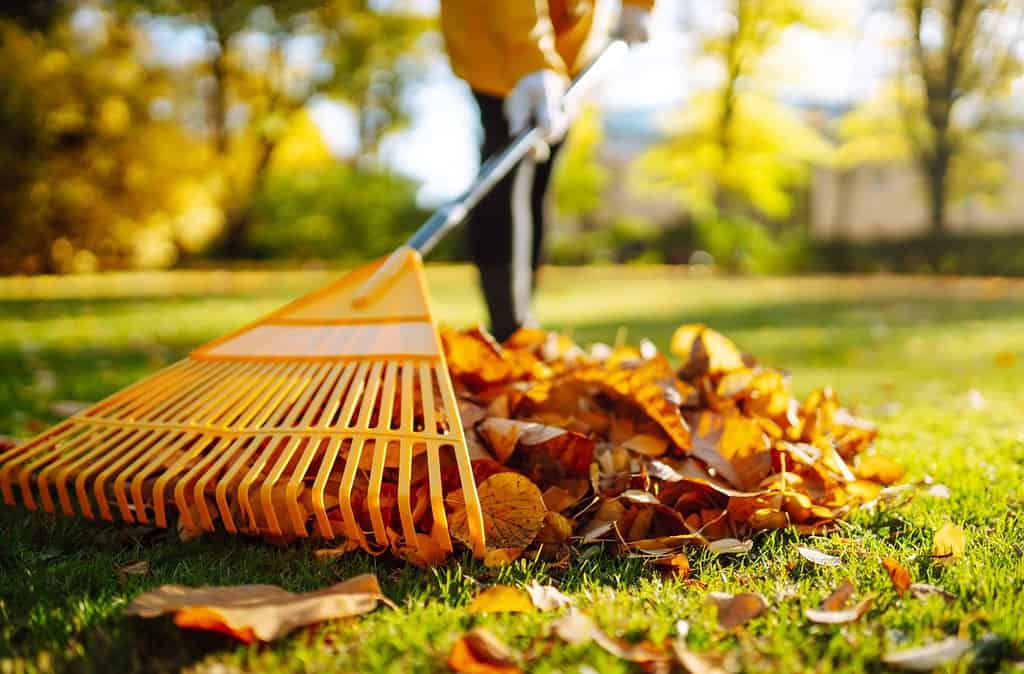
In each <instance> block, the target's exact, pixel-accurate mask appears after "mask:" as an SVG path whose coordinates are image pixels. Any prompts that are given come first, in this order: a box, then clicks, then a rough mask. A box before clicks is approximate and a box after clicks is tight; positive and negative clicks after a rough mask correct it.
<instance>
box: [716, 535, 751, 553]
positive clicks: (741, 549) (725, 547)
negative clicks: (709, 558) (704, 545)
mask: <svg viewBox="0 0 1024 674" xmlns="http://www.w3.org/2000/svg"><path fill="white" fill-rule="evenodd" d="M753 549H754V541H752V540H748V541H741V540H737V539H735V538H720V539H718V540H717V541H711V542H710V543H708V550H710V551H711V552H714V553H715V554H718V555H745V554H746V553H748V552H750V551H751V550H753Z"/></svg>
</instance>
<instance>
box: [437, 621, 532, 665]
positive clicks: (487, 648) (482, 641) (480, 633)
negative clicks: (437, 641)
mask: <svg viewBox="0 0 1024 674" xmlns="http://www.w3.org/2000/svg"><path fill="white" fill-rule="evenodd" d="M448 666H449V667H451V668H452V671H455V672H459V673H460V674H519V673H520V672H522V671H523V670H522V669H520V668H519V666H518V665H517V664H516V663H515V657H514V655H513V653H512V650H511V649H510V648H509V647H508V646H506V645H505V644H504V642H502V641H501V640H500V639H498V637H496V636H494V635H493V634H491V632H490V631H489V630H487V629H485V628H483V627H474V628H473V629H471V630H470V631H469V632H466V633H465V634H464V635H462V636H461V637H459V639H458V640H457V641H456V642H455V643H454V644H453V645H452V650H451V652H450V653H449V654H448Z"/></svg>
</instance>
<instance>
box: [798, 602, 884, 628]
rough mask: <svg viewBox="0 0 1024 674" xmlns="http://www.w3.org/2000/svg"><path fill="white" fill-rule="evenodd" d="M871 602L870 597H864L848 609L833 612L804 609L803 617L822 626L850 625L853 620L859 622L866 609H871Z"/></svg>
mask: <svg viewBox="0 0 1024 674" xmlns="http://www.w3.org/2000/svg"><path fill="white" fill-rule="evenodd" d="M872 601H873V598H872V597H865V598H864V599H862V600H860V601H859V602H858V603H857V604H855V605H854V606H851V607H849V608H841V609H835V610H825V609H814V608H809V609H804V615H805V616H807V619H808V620H810V621H811V622H816V623H821V624H823V625H845V624H846V623H852V622H854V621H855V620H859V619H860V617H861V616H862V615H864V614H865V613H867V611H868V609H869V608H871V602H872Z"/></svg>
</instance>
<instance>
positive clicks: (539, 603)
mask: <svg viewBox="0 0 1024 674" xmlns="http://www.w3.org/2000/svg"><path fill="white" fill-rule="evenodd" d="M526 592H527V594H529V595H530V601H532V602H533V605H534V606H536V607H537V608H539V609H540V610H541V611H556V610H558V609H560V608H564V607H566V606H572V605H573V604H574V603H575V602H574V601H573V599H572V597H570V596H568V595H566V594H563V593H562V592H560V591H559V589H558V588H557V587H554V586H553V585H541V584H540V583H538V582H537V581H535V580H534V581H530V583H529V584H528V585H527V586H526Z"/></svg>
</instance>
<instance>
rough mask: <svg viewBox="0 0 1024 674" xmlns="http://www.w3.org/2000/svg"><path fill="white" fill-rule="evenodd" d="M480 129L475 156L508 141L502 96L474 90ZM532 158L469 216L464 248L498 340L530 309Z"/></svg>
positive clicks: (525, 321) (526, 321) (524, 320)
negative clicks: (498, 96) (481, 138)
mask: <svg viewBox="0 0 1024 674" xmlns="http://www.w3.org/2000/svg"><path fill="white" fill-rule="evenodd" d="M474 97H475V98H476V101H477V105H478V106H479V107H480V121H481V124H482V126H483V130H484V138H483V144H482V147H481V159H482V160H486V159H487V157H490V156H491V155H493V154H494V153H495V152H497V151H498V150H500V149H501V148H503V147H504V146H505V144H506V143H508V140H509V137H508V122H507V121H506V120H505V114H504V111H503V110H502V99H500V98H496V97H494V96H487V95H484V94H479V93H474ZM534 178H535V168H534V164H533V162H528V161H527V162H522V163H521V164H520V165H519V167H517V168H516V170H514V171H513V172H512V173H511V174H510V175H509V176H507V177H506V178H505V179H503V180H501V181H500V182H499V183H498V184H497V185H495V186H494V189H492V190H491V192H490V194H488V195H487V196H486V197H484V198H483V199H482V200H481V201H480V203H479V204H478V205H477V207H476V209H475V210H474V212H473V215H472V217H471V218H470V220H469V248H470V254H471V256H472V258H473V262H474V263H475V264H476V267H477V270H478V272H479V275H480V287H481V289H482V290H483V295H484V300H485V301H486V303H487V310H488V312H489V313H490V317H491V332H492V333H493V334H494V336H495V337H496V338H497V339H498V340H504V339H506V338H507V337H508V336H509V335H511V334H512V333H513V332H515V331H516V330H518V329H519V328H521V327H523V326H526V325H531V324H532V323H533V317H532V314H531V310H530V300H531V295H532V284H533V280H532V279H533V268H534V257H535V253H534V251H535V249H536V248H537V247H536V245H535V244H534V243H533V239H534V238H535V237H534V232H535V230H536V229H537V223H538V222H539V220H538V219H537V218H536V217H535V215H534V212H535V210H536V209H535V208H533V204H532V201H533V193H534V191H535V180H534Z"/></svg>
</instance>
